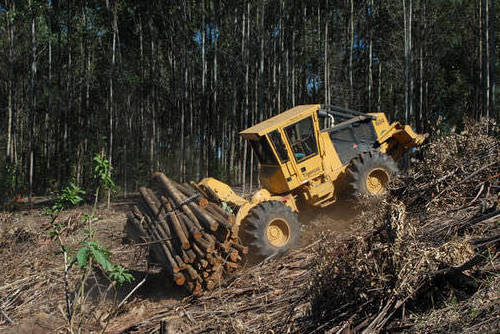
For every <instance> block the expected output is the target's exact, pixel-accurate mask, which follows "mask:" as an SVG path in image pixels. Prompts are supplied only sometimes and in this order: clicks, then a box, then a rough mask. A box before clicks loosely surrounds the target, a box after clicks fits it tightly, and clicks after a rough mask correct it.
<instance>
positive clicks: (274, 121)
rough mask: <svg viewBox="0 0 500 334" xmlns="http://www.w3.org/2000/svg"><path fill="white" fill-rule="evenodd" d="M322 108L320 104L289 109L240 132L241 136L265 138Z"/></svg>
mask: <svg viewBox="0 0 500 334" xmlns="http://www.w3.org/2000/svg"><path fill="white" fill-rule="evenodd" d="M319 108H320V105H319V104H305V105H300V106H296V107H293V108H292V109H288V110H286V111H284V112H282V113H281V114H278V115H276V116H273V117H271V118H269V119H266V120H265V121H262V122H260V123H257V124H255V125H254V126H252V127H249V128H248V129H246V130H243V131H241V132H240V135H242V136H243V137H247V136H251V135H253V136H255V135H257V136H259V137H260V136H263V135H265V134H266V133H268V132H270V131H273V130H275V129H276V128H278V127H281V126H283V125H286V124H287V123H290V121H294V120H295V118H296V119H297V120H298V119H299V118H301V117H300V116H302V115H304V114H308V113H309V112H312V111H316V110H318V109H319Z"/></svg>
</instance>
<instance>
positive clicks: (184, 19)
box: [0, 0, 500, 200]
mask: <svg viewBox="0 0 500 334" xmlns="http://www.w3.org/2000/svg"><path fill="white" fill-rule="evenodd" d="M495 22H498V15H497V11H495V2H494V0H433V1H430V0H399V1H392V0H336V1H333V0H330V1H329V0H324V1H306V0H303V1H301V0H286V1H276V0H274V1H271V0H245V1H244V0H242V1H227V0H225V1H224V0H201V1H172V0H171V1H158V0H153V1H138V0H135V1H133V0H130V1H129V0H106V1H97V0H94V1H93V0H80V1H75V0H67V1H58V0H44V1H41V0H22V1H13V0H2V1H0V134H1V135H0V152H2V153H1V154H0V194H4V195H2V197H1V198H0V200H3V197H5V198H9V196H13V195H14V194H22V195H23V196H28V195H29V194H37V195H44V194H48V193H50V192H55V191H58V190H60V189H61V188H62V187H64V186H66V185H67V184H69V183H70V182H73V183H75V184H77V185H79V186H81V187H82V188H87V187H88V186H90V185H91V183H92V182H94V181H93V178H92V173H93V170H92V165H93V162H92V159H93V157H94V155H95V154H96V153H100V152H103V154H104V155H105V156H106V157H107V159H108V160H109V161H110V162H111V163H112V164H113V166H114V169H113V179H114V180H116V184H117V186H118V188H119V193H123V194H127V193H129V192H132V191H135V190H136V189H137V186H138V185H141V184H147V183H148V182H149V179H150V173H151V172H152V171H155V170H162V171H164V172H165V173H166V174H167V175H169V176H171V177H173V178H175V179H178V180H180V181H184V180H191V179H193V180H198V179H200V178H201V177H204V176H208V175H210V176H215V177H217V178H220V179H222V180H224V181H226V182H229V183H231V184H242V185H243V186H244V188H245V186H246V187H247V188H246V190H249V189H248V188H249V187H251V184H253V183H255V182H256V179H257V161H256V159H255V158H254V156H253V154H252V153H251V152H250V150H249V149H250V148H249V147H248V146H247V144H246V143H245V142H244V141H242V140H241V138H239V136H238V132H239V131H241V130H243V129H244V128H246V127H248V126H250V125H252V124H254V123H256V122H258V121H261V120H264V119H266V118H268V117H270V116H272V115H275V114H277V113H279V112H282V111H284V110H286V109H288V108H291V107H293V106H295V105H297V104H309V103H320V104H335V105H340V106H343V107H348V108H352V109H356V110H360V111H363V112H385V113H386V114H387V115H388V117H389V118H390V120H400V121H402V122H405V123H408V124H411V125H412V126H413V127H414V128H415V129H416V130H417V131H418V132H421V133H423V132H428V133H430V134H431V136H440V135H443V134H446V133H449V132H450V131H460V130H461V128H462V126H463V123H464V120H465V119H468V118H469V119H473V120H478V119H479V118H481V117H491V118H492V121H493V122H494V120H495V119H496V122H497V123H498V121H499V117H500V111H499V108H498V107H497V106H496V104H495V97H496V96H497V95H498V92H497V90H496V84H495V80H496V76H495V73H496V70H497V69H498V66H499V64H498V61H497V58H496V35H497V34H498V30H499V29H498V26H499V25H498V24H495ZM493 124H494V123H493Z"/></svg>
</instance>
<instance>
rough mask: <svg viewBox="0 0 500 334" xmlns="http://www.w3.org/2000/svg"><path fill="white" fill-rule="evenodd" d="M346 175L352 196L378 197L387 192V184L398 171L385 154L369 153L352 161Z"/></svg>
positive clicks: (392, 161) (394, 163)
mask: <svg viewBox="0 0 500 334" xmlns="http://www.w3.org/2000/svg"><path fill="white" fill-rule="evenodd" d="M347 174H348V175H349V176H350V178H351V182H350V185H351V186H352V188H353V191H354V196H359V195H367V196H373V197H378V196H381V195H383V194H385V193H386V192H387V187H388V185H389V182H390V181H391V179H392V178H393V177H394V176H395V175H397V174H399V169H398V166H397V165H396V162H394V160H393V159H392V158H391V157H390V156H388V155H387V154H383V153H380V152H377V151H370V152H366V153H362V154H360V155H359V156H358V157H356V158H354V159H352V161H351V165H350V166H349V167H348V169H347Z"/></svg>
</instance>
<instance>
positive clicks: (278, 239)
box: [266, 218, 290, 247]
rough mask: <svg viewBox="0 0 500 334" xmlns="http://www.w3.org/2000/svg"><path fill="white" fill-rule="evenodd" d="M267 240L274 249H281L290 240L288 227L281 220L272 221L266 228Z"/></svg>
mask: <svg viewBox="0 0 500 334" xmlns="http://www.w3.org/2000/svg"><path fill="white" fill-rule="evenodd" d="M266 235H267V240H268V241H269V243H270V244H271V245H273V246H274V247H282V246H284V245H286V244H287V243H288V240H290V227H289V226H288V223H287V222H286V221H285V220H283V219H279V218H276V219H273V220H271V222H270V223H269V225H268V226H267V230H266Z"/></svg>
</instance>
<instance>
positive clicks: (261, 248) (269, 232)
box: [241, 201, 300, 258]
mask: <svg viewBox="0 0 500 334" xmlns="http://www.w3.org/2000/svg"><path fill="white" fill-rule="evenodd" d="M241 238H242V241H243V242H244V243H245V244H246V245H247V246H248V248H249V252H248V253H249V254H252V255H256V256H257V257H264V258H266V257H269V256H271V255H275V254H278V253H285V252H286V251H288V250H289V249H290V248H291V247H293V246H294V245H296V244H297V243H298V241H299V238H300V223H299V220H298V217H297V214H296V213H295V212H292V210H291V209H290V207H288V206H286V205H285V204H283V203H281V202H279V201H265V202H262V203H260V204H258V205H256V206H255V207H253V208H252V209H251V210H250V212H249V213H248V216H247V218H245V220H244V221H243V224H242V230H241Z"/></svg>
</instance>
